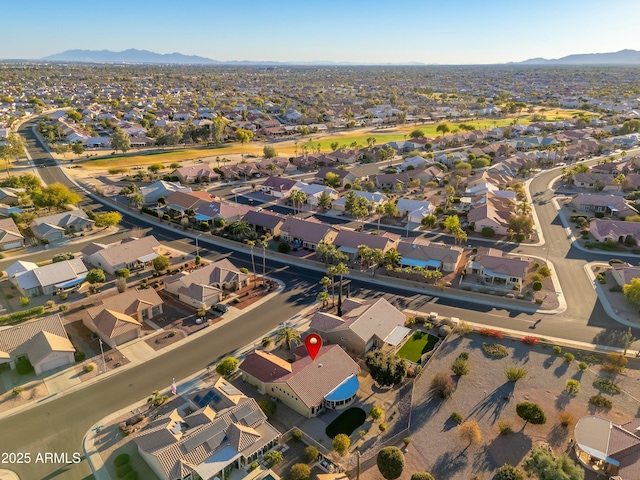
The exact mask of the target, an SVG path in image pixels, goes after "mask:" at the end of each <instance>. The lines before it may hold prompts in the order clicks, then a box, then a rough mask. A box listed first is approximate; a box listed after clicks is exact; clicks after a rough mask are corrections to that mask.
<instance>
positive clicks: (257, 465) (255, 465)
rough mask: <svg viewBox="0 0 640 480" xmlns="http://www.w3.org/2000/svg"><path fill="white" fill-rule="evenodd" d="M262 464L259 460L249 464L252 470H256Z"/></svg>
mask: <svg viewBox="0 0 640 480" xmlns="http://www.w3.org/2000/svg"><path fill="white" fill-rule="evenodd" d="M259 466H260V464H259V463H258V462H253V463H252V464H251V465H249V467H250V468H251V470H255V469H256V468H258V467H259Z"/></svg>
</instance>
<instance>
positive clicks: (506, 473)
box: [493, 465, 524, 480]
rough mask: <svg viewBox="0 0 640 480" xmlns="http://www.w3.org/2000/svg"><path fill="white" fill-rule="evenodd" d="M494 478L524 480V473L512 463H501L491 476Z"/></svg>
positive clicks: (497, 479) (495, 479)
mask: <svg viewBox="0 0 640 480" xmlns="http://www.w3.org/2000/svg"><path fill="white" fill-rule="evenodd" d="M493 479H494V480H524V473H522V471H521V470H520V469H519V468H516V467H514V466H512V465H503V466H501V467H500V468H499V469H498V471H497V472H496V474H495V476H494V477H493Z"/></svg>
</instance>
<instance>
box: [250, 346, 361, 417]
mask: <svg viewBox="0 0 640 480" xmlns="http://www.w3.org/2000/svg"><path fill="white" fill-rule="evenodd" d="M296 353H301V354H302V353H304V352H303V351H300V350H297V351H296ZM239 370H240V372H241V373H242V379H243V380H244V381H246V382H247V383H249V384H251V385H254V386H255V387H257V388H258V390H259V391H260V392H261V393H266V394H267V395H269V396H271V397H275V398H277V399H278V400H280V401H281V402H282V403H284V404H285V405H287V406H289V407H291V408H292V409H293V410H295V411H296V412H298V413H300V414H301V415H304V416H305V417H308V418H311V417H315V416H317V415H318V414H319V413H321V412H323V411H324V410H325V409H330V410H338V409H341V408H346V407H347V406H349V405H350V404H351V403H353V401H354V400H355V398H356V394H357V391H358V388H359V380H358V374H359V373H360V367H359V366H358V364H357V363H355V362H354V361H353V360H352V359H351V357H350V356H349V355H347V353H345V351H344V350H343V349H342V348H340V346H338V345H328V346H323V347H322V348H321V349H320V352H319V353H318V356H317V357H316V358H315V360H312V359H311V357H310V356H309V355H308V354H306V355H304V356H302V358H300V359H299V360H296V361H295V362H293V363H289V362H286V361H284V360H283V359H281V358H280V357H277V356H276V355H273V354H272V353H268V352H263V351H261V350H255V351H254V352H252V353H250V354H249V355H247V356H246V358H245V359H244V360H243V362H242V363H241V364H240V367H239Z"/></svg>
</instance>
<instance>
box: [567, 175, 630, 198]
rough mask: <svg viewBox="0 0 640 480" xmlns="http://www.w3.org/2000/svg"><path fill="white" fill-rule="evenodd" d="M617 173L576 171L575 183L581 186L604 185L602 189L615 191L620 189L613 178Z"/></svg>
mask: <svg viewBox="0 0 640 480" xmlns="http://www.w3.org/2000/svg"><path fill="white" fill-rule="evenodd" d="M615 177H616V175H609V174H606V173H576V174H575V175H574V176H573V184H574V186H576V187H580V188H594V189H595V188H596V187H599V186H602V190H603V191H606V192H611V193H614V192H616V191H617V190H618V189H619V186H618V185H616V184H615V183H614V181H613V179H614V178H615Z"/></svg>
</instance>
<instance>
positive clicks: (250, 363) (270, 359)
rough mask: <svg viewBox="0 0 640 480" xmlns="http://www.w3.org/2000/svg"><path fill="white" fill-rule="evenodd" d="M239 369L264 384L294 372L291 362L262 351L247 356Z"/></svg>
mask: <svg viewBox="0 0 640 480" xmlns="http://www.w3.org/2000/svg"><path fill="white" fill-rule="evenodd" d="M239 368H240V370H242V371H243V372H246V373H248V374H249V375H251V376H252V377H255V378H257V379H258V380H260V381H261V382H264V383H267V382H272V381H274V380H276V379H278V378H281V377H283V376H285V375H288V374H289V373H291V372H292V371H293V369H292V367H291V364H290V363H289V362H287V361H285V360H283V359H281V358H280V357H277V356H276V355H273V354H271V353H268V352H263V351H262V350H256V351H255V352H253V353H250V354H249V355H247V356H246V358H245V359H244V360H243V361H242V363H241V364H240V367H239Z"/></svg>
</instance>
